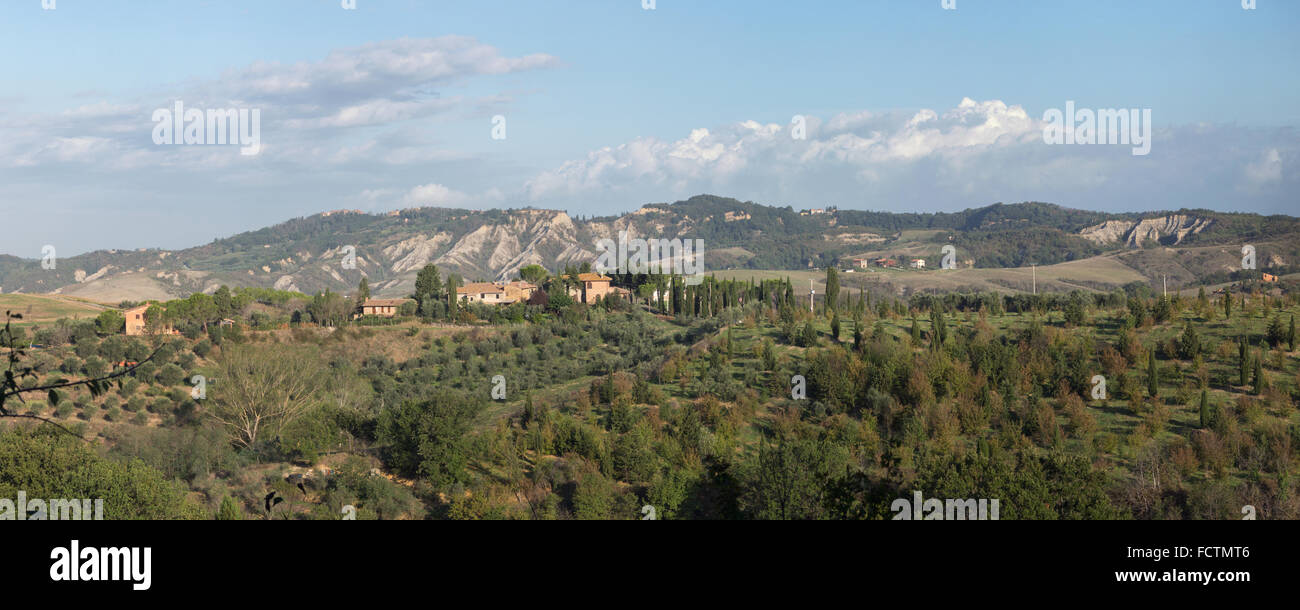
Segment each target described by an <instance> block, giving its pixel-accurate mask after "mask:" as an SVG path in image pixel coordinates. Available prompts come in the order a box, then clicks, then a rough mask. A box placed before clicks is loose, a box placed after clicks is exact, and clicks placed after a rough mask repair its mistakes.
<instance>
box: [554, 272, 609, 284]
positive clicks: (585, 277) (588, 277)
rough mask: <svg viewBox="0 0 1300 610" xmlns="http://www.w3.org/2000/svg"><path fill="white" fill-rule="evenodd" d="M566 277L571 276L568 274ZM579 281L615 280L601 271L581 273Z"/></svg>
mask: <svg viewBox="0 0 1300 610" xmlns="http://www.w3.org/2000/svg"><path fill="white" fill-rule="evenodd" d="M564 277H566V278H567V277H569V276H567V275H566V276H564ZM578 281H579V282H612V281H614V278H610V277H605V276H603V275H601V274H599V273H579V274H578Z"/></svg>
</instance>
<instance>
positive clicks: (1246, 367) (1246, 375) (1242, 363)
mask: <svg viewBox="0 0 1300 610" xmlns="http://www.w3.org/2000/svg"><path fill="white" fill-rule="evenodd" d="M1249 382H1250V354H1249V353H1248V352H1247V351H1246V338H1245V337H1239V338H1237V385H1240V386H1244V385H1246V384H1247V383H1249Z"/></svg>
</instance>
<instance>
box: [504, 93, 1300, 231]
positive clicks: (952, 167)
mask: <svg viewBox="0 0 1300 610" xmlns="http://www.w3.org/2000/svg"><path fill="white" fill-rule="evenodd" d="M805 119H806V125H807V130H806V133H807V138H806V139H804V140H796V139H794V138H793V137H792V135H791V134H792V132H791V126H790V125H789V124H773V123H762V122H759V121H752V120H749V121H742V122H739V123H735V124H731V125H724V126H720V127H718V126H714V127H695V128H692V129H690V130H689V131H688V132H687V135H685V137H682V138H680V139H678V140H674V141H663V140H660V139H657V138H654V137H644V138H637V139H635V140H632V141H630V142H626V143H624V144H620V145H618V146H610V147H604V148H600V149H598V150H594V151H592V152H590V153H588V154H587V155H586V156H585V157H584V158H581V159H574V160H570V161H568V162H565V163H563V164H561V165H560V166H558V167H556V168H554V169H551V170H548V171H543V172H539V173H537V174H535V175H533V176H532V177H531V178H530V179H529V180H527V181H526V183H525V184H524V185H523V188H522V189H521V190H522V195H523V197H524V198H525V199H527V200H529V201H531V202H533V203H534V204H537V205H563V206H565V207H579V208H581V207H591V206H601V207H604V206H608V205H609V204H610V203H611V202H617V203H618V204H620V205H624V206H625V205H629V204H639V203H644V202H647V201H671V200H674V199H678V198H685V197H689V196H691V195H695V194H699V193H706V192H707V193H715V194H723V195H729V196H734V197H738V198H741V199H753V200H755V201H762V202H766V203H773V204H779V203H788V202H797V203H803V204H808V205H814V204H816V205H821V204H837V205H841V206H843V207H859V208H861V207H867V208H873V209H892V210H903V211H906V210H919V209H925V210H933V209H961V208H964V207H970V206H977V205H984V204H987V203H990V202H994V201H1024V200H1038V201H1052V202H1056V203H1061V204H1063V205H1075V206H1080V207H1087V208H1095V209H1110V210H1116V211H1119V210H1124V211H1131V210H1138V209H1142V210H1146V209H1152V208H1168V209H1176V208H1179V207H1184V206H1187V207H1199V206H1204V207H1216V206H1219V205H1222V203H1221V202H1223V201H1230V200H1232V197H1231V193H1232V191H1233V190H1234V189H1238V190H1239V189H1240V187H1239V186H1237V185H1238V183H1241V182H1243V181H1244V182H1245V183H1247V184H1248V185H1250V186H1252V187H1256V188H1257V187H1259V186H1260V185H1269V184H1271V185H1274V186H1276V185H1277V183H1279V182H1281V183H1287V182H1294V181H1295V177H1294V176H1288V175H1287V174H1286V172H1284V171H1283V169H1284V168H1283V167H1282V166H1283V164H1284V161H1285V160H1286V159H1287V158H1289V156H1288V155H1289V154H1294V151H1295V150H1296V148H1297V141H1296V140H1295V138H1294V137H1293V136H1290V135H1289V134H1290V131H1289V130H1286V129H1262V128H1261V129H1246V128H1238V127H1222V126H1214V125H1191V126H1186V127H1164V128H1160V129H1156V130H1155V132H1154V136H1153V137H1154V140H1155V142H1154V148H1153V151H1154V152H1153V153H1152V154H1151V155H1149V156H1146V157H1141V156H1133V155H1132V154H1131V150H1130V147H1126V146H1121V145H1116V146H1106V145H1093V146H1065V145H1057V146H1052V145H1047V144H1045V143H1044V142H1043V136H1042V134H1043V127H1044V122H1043V121H1042V120H1041V118H1039V117H1035V116H1031V115H1030V114H1029V113H1028V112H1027V111H1026V110H1025V109H1024V108H1023V107H1021V106H1018V105H1013V104H1008V103H1006V102H1003V101H1001V100H985V101H976V100H973V99H970V98H963V99H962V100H961V101H960V102H959V103H958V104H956V105H955V106H954V107H952V108H949V109H946V110H934V109H921V110H917V111H915V112H909V113H898V112H890V113H879V112H874V111H868V110H863V111H853V112H845V113H842V114H838V115H836V116H832V117H830V118H829V119H827V120H821V119H819V118H817V117H812V116H808V117H805ZM1288 151H1292V152H1290V153H1289V152H1288ZM1234 167H1235V168H1238V169H1237V170H1236V171H1238V172H1242V171H1243V170H1242V169H1240V168H1245V169H1244V174H1243V173H1238V174H1237V175H1235V176H1233V175H1231V171H1232V170H1231V168H1234ZM1273 190H1274V191H1277V190H1278V189H1273ZM1277 204H1278V202H1276V201H1272V200H1269V201H1265V202H1256V203H1254V204H1248V205H1247V206H1244V207H1246V209H1251V208H1253V209H1267V208H1270V207H1276V205H1277ZM598 212H600V213H609V212H612V210H605V209H599V210H598Z"/></svg>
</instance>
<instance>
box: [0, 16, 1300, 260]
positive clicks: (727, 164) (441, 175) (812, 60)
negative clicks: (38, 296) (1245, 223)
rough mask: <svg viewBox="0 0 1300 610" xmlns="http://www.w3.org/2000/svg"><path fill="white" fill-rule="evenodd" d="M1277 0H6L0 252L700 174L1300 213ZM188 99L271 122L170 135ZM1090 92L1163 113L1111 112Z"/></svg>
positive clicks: (932, 203)
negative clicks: (1084, 126) (1085, 125)
mask: <svg viewBox="0 0 1300 610" xmlns="http://www.w3.org/2000/svg"><path fill="white" fill-rule="evenodd" d="M349 3H354V4H355V8H346V7H345V5H346V4H349ZM1246 4H1251V1H1250V0H1247V1H1246ZM1253 4H1254V7H1253V8H1243V1H1242V0H1168V1H1164V0H1144V1H1141V2H1133V1H1130V0H846V1H838V0H806V1H802V2H778V1H761V0H748V1H745V0H653V1H651V0H569V1H565V0H550V1H545V2H543V1H527V0H512V1H506V0H472V1H458V2H451V1H435V0H274V1H266V0H256V1H243V0H226V1H221V2H218V1H209V0H157V1H155V0H5V1H4V2H3V3H0V56H3V57H4V58H5V60H4V61H3V62H0V253H3V254H12V255H17V256H22V257H24V258H39V257H40V256H41V248H42V246H43V245H45V244H51V245H56V246H57V247H58V252H59V254H60V255H61V256H69V255H75V254H79V253H83V252H87V251H91V250H97V249H107V248H145V247H161V248H169V249H175V248H184V247H190V246H195V245H200V244H203V243H206V242H208V241H211V240H212V239H214V238H218V237H225V236H229V235H233V234H236V233H239V232H242V231H247V230H253V229H257V228H261V227H264V226H268V225H272V224H276V223H279V222H283V221H285V220H288V219H291V218H295V217H299V216H307V215H311V214H315V213H319V212H323V211H327V210H334V209H360V210H363V211H367V212H384V211H388V210H394V209H401V208H409V207H417V206H443V207H465V208H474V209H487V208H520V207H538V208H549V209H561V210H566V211H568V212H569V213H570V214H572V215H575V216H604V215H613V214H619V213H623V212H627V211H631V210H635V209H636V208H638V207H640V206H641V205H644V204H646V203H659V202H672V201H676V200H680V199H686V198H688V197H690V196H692V195H696V194H701V193H710V194H715V195H721V196H730V197H736V198H738V199H741V200H752V201H755V202H758V203H763V204H767V205H781V206H785V205H789V206H793V207H794V208H796V209H802V208H810V207H823V206H839V207H840V208H852V209H872V210H889V211H909V212H910V211H955V210H961V209H966V208H971V207H979V206H983V205H987V204H990V203H994V202H999V201H1000V202H1006V203H1012V202H1019V201H1047V202H1052V203H1057V204H1060V205H1064V206H1068V207H1075V208H1084V209H1093V210H1102V211H1113V212H1128V211H1148V210H1166V209H1180V208H1210V209H1216V210H1226V211H1244V212H1257V213H1264V214H1275V213H1284V214H1296V213H1297V211H1300V205H1298V203H1300V197H1297V193H1298V192H1300V191H1298V190H1297V187H1298V186H1300V177H1298V175H1297V163H1298V161H1300V156H1298V153H1300V132H1297V127H1300V76H1298V75H1300V70H1298V69H1297V68H1298V67H1300V66H1297V63H1300V62H1297V59H1300V36H1296V35H1295V34H1294V33H1295V32H1296V31H1300V2H1295V1H1294V0H1254V2H1253ZM51 5H52V6H51ZM949 7H951V8H949ZM178 101H179V102H181V103H182V104H183V108H185V109H190V110H194V111H197V112H199V113H201V114H200V117H202V118H205V119H210V118H212V117H211V116H210V115H211V113H212V112H214V111H217V112H221V111H225V110H235V111H237V112H238V111H244V112H245V114H246V115H247V116H248V117H249V118H253V117H257V118H258V119H259V122H258V123H256V124H251V123H245V124H244V127H245V129H248V130H249V131H248V132H247V133H248V135H250V136H252V135H256V136H257V137H256V138H255V141H256V143H257V146H243V145H242V144H251V143H253V142H254V139H249V140H247V141H245V142H243V143H229V142H228V143H226V144H221V143H217V142H214V141H213V140H214V139H215V138H214V134H212V133H208V132H206V131H205V133H203V134H193V135H194V136H195V138H197V139H196V140H194V141H193V143H189V144H186V143H185V137H184V135H183V134H184V130H183V129H182V130H180V131H179V132H175V133H171V134H167V133H162V132H160V129H162V126H163V125H164V124H165V125H173V124H174V123H172V122H171V121H169V120H168V119H166V118H165V117H166V115H165V114H160V112H162V111H170V110H173V109H174V108H175V105H176V103H177V102H178ZM1067 104H1069V106H1068V107H1069V108H1073V109H1074V110H1075V111H1076V112H1078V113H1082V114H1076V115H1075V116H1074V118H1075V119H1076V122H1082V121H1084V119H1085V118H1086V116H1085V115H1086V114H1087V113H1091V114H1093V115H1094V116H1100V115H1101V114H1102V113H1108V114H1109V113H1110V112H1111V111H1118V110H1124V111H1125V112H1124V116H1125V117H1132V118H1133V120H1131V121H1130V125H1129V129H1128V130H1127V131H1118V132H1116V133H1114V134H1109V132H1106V131H1104V130H1103V131H1102V132H1101V135H1102V137H1101V138H1100V142H1096V141H1090V139H1089V138H1088V137H1086V136H1087V135H1088V132H1086V131H1077V132H1076V131H1075V129H1076V125H1075V123H1074V122H1071V123H1070V124H1069V125H1062V124H1060V123H1059V122H1057V123H1054V122H1053V120H1054V119H1053V114H1052V113H1053V112H1055V113H1056V116H1058V117H1063V116H1064V112H1065V111H1066V109H1067ZM1148 116H1149V117H1150V118H1149V122H1148V121H1147V120H1145V117H1148ZM199 122H200V123H202V122H203V121H199ZM205 125H206V123H205ZM182 126H184V122H182ZM254 126H255V127H257V129H256V130H253V129H252V127H254ZM1053 129H1055V130H1056V131H1053ZM1067 130H1068V131H1070V132H1071V133H1070V134H1069V135H1070V136H1075V135H1076V134H1077V135H1078V138H1077V139H1076V138H1074V137H1070V138H1068V142H1069V143H1067V142H1066V141H1062V140H1061V139H1060V138H1056V139H1053V138H1050V137H1048V134H1052V133H1055V134H1060V133H1063V132H1064V131H1067ZM1144 130H1145V132H1144ZM171 131H174V130H171ZM1093 135H1097V132H1096V131H1094V132H1093ZM1106 135H1112V136H1115V137H1116V142H1115V143H1112V142H1109V141H1107V139H1106V137H1105V136H1106ZM1144 135H1145V136H1146V137H1145V138H1144ZM168 136H171V138H172V139H170V140H169V139H168ZM1135 138H1136V139H1143V140H1144V141H1145V142H1146V145H1145V146H1141V147H1139V146H1135V145H1134V144H1135V142H1136V140H1135ZM1096 139H1097V138H1095V137H1094V138H1092V140H1096ZM1076 140H1077V142H1079V143H1076ZM1139 149H1142V150H1141V151H1139ZM251 152H255V153H256V154H245V153H251ZM1138 152H1145V154H1135V153H1138Z"/></svg>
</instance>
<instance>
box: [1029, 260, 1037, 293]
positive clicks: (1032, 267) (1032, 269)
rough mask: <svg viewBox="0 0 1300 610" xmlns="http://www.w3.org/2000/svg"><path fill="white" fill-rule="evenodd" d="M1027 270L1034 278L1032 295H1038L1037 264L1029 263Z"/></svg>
mask: <svg viewBox="0 0 1300 610" xmlns="http://www.w3.org/2000/svg"><path fill="white" fill-rule="evenodd" d="M1029 270H1030V273H1031V274H1032V275H1033V276H1034V294H1038V263H1029Z"/></svg>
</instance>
